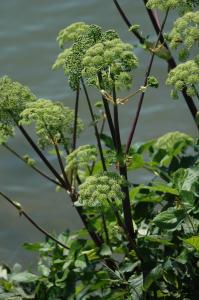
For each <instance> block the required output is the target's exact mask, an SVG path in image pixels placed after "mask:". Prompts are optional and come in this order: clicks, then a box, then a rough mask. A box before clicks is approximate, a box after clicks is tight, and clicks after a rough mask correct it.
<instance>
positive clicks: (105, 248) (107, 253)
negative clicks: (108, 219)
mask: <svg viewBox="0 0 199 300" xmlns="http://www.w3.org/2000/svg"><path fill="white" fill-rule="evenodd" d="M99 254H100V255H101V256H110V255H111V254H112V251H111V249H110V247H109V246H108V245H106V244H103V245H102V247H101V250H100V253H99Z"/></svg>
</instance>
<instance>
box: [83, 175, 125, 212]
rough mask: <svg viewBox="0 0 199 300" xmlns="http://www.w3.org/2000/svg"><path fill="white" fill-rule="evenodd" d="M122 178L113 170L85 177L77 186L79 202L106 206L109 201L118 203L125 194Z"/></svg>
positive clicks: (94, 205) (86, 204) (89, 205)
mask: <svg viewBox="0 0 199 300" xmlns="http://www.w3.org/2000/svg"><path fill="white" fill-rule="evenodd" d="M124 184H125V180H124V178H122V177H121V176H120V175H118V174H117V173H114V172H104V173H99V174H96V175H93V176H89V177H87V178H86V180H85V182H84V183H82V184H81V185H80V186H79V202H80V203H81V204H82V205H83V206H85V207H98V206H99V207H108V206H109V201H114V202H115V203H117V204H118V203H120V202H121V200H122V199H124V197H125V195H124V193H123V192H122V189H121V186H122V185H124Z"/></svg>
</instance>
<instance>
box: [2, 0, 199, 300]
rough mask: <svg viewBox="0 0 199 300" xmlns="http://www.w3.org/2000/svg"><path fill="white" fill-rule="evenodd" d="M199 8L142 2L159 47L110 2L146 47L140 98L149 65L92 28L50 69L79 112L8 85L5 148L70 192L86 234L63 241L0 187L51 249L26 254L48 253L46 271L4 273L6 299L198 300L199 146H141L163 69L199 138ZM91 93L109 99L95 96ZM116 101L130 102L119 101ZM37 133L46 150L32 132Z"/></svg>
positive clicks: (171, 137)
mask: <svg viewBox="0 0 199 300" xmlns="http://www.w3.org/2000/svg"><path fill="white" fill-rule="evenodd" d="M198 4H199V2H198V1H191V0H184V1H180V0H164V1H162V0H148V1H145V0H143V3H142V2H141V3H140V5H144V7H145V8H146V11H147V13H148V17H149V19H150V21H151V23H152V25H153V27H154V30H155V32H156V35H157V37H156V40H155V41H151V40H150V38H149V37H147V34H146V33H145V32H143V30H142V29H141V24H132V23H131V22H130V21H129V19H128V16H127V14H126V13H125V12H124V10H123V7H122V5H120V3H119V1H117V0H113V1H112V7H113V9H116V10H117V12H118V17H119V15H120V16H121V18H122V19H123V20H124V22H125V23H126V25H127V26H128V28H129V34H133V35H134V36H135V37H136V38H137V42H138V44H137V46H139V47H141V48H143V51H147V52H148V56H149V59H148V65H147V66H146V72H145V73H144V74H143V78H142V79H141V82H140V87H139V88H138V89H137V90H135V89H134V86H133V79H134V72H135V70H136V69H137V68H139V60H138V58H137V56H136V54H135V53H134V47H133V46H132V45H131V44H129V43H126V42H124V41H123V40H122V39H121V37H120V36H119V35H118V33H117V32H116V31H115V30H113V29H110V30H107V31H104V30H103V29H102V28H101V27H100V26H98V25H95V24H86V23H85V22H77V23H73V24H71V25H69V26H67V27H66V28H64V29H62V30H61V31H60V32H59V33H58V36H57V42H58V44H59V47H60V50H61V52H60V54H59V55H58V57H57V59H56V61H55V63H54V65H53V67H52V69H53V70H57V69H62V70H63V71H64V75H65V76H66V78H67V80H68V85H69V87H70V88H71V90H73V91H74V93H75V99H74V102H75V103H74V109H71V108H69V107H67V106H65V105H64V104H63V103H61V102H58V101H52V100H50V99H45V98H37V96H36V95H34V94H33V93H32V91H31V90H30V89H29V88H28V87H26V86H24V85H22V84H21V83H19V82H17V81H14V80H12V79H11V78H9V77H8V76H4V77H1V78H0V144H1V146H2V147H4V148H5V149H6V150H7V151H8V152H9V153H10V154H11V155H14V156H15V157H16V159H19V160H20V161H22V162H23V163H25V164H27V166H29V167H30V168H31V169H32V170H33V171H34V172H36V173H37V174H38V176H42V177H44V178H45V179H46V180H47V181H49V182H50V183H51V184H54V186H55V190H56V191H57V192H59V190H64V192H65V193H66V195H67V196H69V198H70V201H71V203H72V205H73V207H74V209H75V210H76V211H77V213H78V215H79V218H80V219H81V221H82V223H83V225H84V226H83V228H82V229H81V230H79V231H76V232H72V233H71V232H69V231H68V230H67V231H65V232H64V233H61V234H60V235H58V236H55V235H53V234H51V233H49V232H47V231H46V229H45V228H43V227H42V226H41V225H40V224H38V223H37V222H36V221H35V220H34V219H33V218H32V216H31V215H30V214H29V213H28V211H26V209H25V207H23V206H22V205H21V204H20V203H19V202H16V201H15V200H14V199H11V197H10V196H9V195H7V194H5V192H4V191H3V187H2V190H0V197H1V199H2V200H3V199H4V200H5V201H7V202H9V203H10V205H11V206H13V207H14V208H15V209H16V210H17V211H18V213H19V215H20V216H22V217H25V218H26V219H27V221H29V222H30V223H31V224H32V225H33V226H34V227H35V228H36V229H37V230H39V231H40V232H41V233H42V234H43V235H44V238H45V240H44V242H35V243H24V245H23V247H24V248H25V249H26V250H28V251H34V252H36V253H38V254H39V259H38V264H37V272H33V271H31V270H25V271H24V270H23V269H22V267H21V266H20V265H19V264H17V263H16V264H15V265H14V266H13V267H12V268H10V267H8V266H6V265H4V264H2V265H0V300H4V299H5V300H12V299H13V300H23V299H35V300H37V299H38V300H58V299H60V300H61V299H63V300H65V299H69V300H70V299H71V300H90V299H104V300H106V299H109V300H111V299H121V300H123V299H124V300H126V299H127V300H141V299H143V300H150V299H163V300H164V299H166V300H167V299H168V300H169V299H184V300H194V299H198V298H199V291H198V280H199V269H198V264H199V219H198V217H199V139H198V138H193V137H191V136H190V135H188V134H186V133H183V132H179V131H172V132H167V133H166V134H164V135H163V136H161V137H159V138H154V139H151V140H149V141H145V142H142V143H135V142H134V135H135V132H136V129H137V124H138V123H139V120H140V115H141V113H142V106H143V102H144V100H145V95H146V93H147V92H148V90H149V89H151V88H154V89H158V88H160V87H159V81H158V78H156V77H155V76H154V74H153V72H152V67H153V65H154V63H155V61H156V60H157V59H163V60H164V61H165V68H166V69H167V68H168V75H167V78H166V79H165V82H164V84H166V85H168V86H170V87H171V97H172V98H173V99H177V98H178V97H179V94H182V95H183V98H184V100H185V103H186V105H187V108H188V110H187V113H190V114H191V116H192V119H193V122H194V123H195V126H196V127H197V129H199V112H198V100H199V92H198V83H199V56H198V55H195V54H194V53H195V52H196V51H195V49H198V44H199V29H198V24H199V11H198V10H197V7H198ZM132 5H133V3H132ZM173 10H174V11H175V12H176V14H178V18H177V19H176V21H175V22H174V24H173V27H172V28H171V30H170V32H169V33H167V32H165V24H166V22H167V20H168V17H169V14H170V12H171V11H173ZM176 57H177V58H176ZM161 84H162V82H161ZM91 86H92V87H94V88H95V89H96V91H97V93H98V95H99V97H98V98H100V100H98V101H96V99H92V98H91V97H90V91H89V89H90V87H91ZM118 92H120V95H123V96H120V97H118ZM82 96H84V97H85V100H86V105H87V107H88V112H89V115H90V124H91V125H90V126H92V128H93V144H92V145H88V144H86V145H85V144H83V145H79V143H78V138H79V136H80V135H81V133H82V132H83V130H84V129H85V126H86V125H85V124H84V123H83V121H82V120H81V118H80V116H79V115H80V111H79V104H80V101H82ZM131 101H137V110H136V112H135V117H134V120H133V122H132V124H130V126H129V133H128V135H127V137H125V143H123V140H124V137H121V129H122V128H121V122H120V120H121V119H120V107H121V106H122V105H127V106H129V107H130V103H131ZM179 105H180V103H179ZM129 109H130V108H129ZM176 113H177V112H176ZM168 121H169V116H168ZM30 125H31V126H33V127H34V130H35V136H36V139H35V138H33V136H31V134H30V133H29V127H28V126H30ZM157 126H158V124H157ZM16 128H17V129H18V130H19V132H20V134H21V135H22V136H23V138H24V141H25V142H26V143H27V144H29V145H30V146H31V147H32V149H33V150H34V152H35V153H36V154H37V157H38V159H39V160H40V161H41V162H42V163H43V165H44V166H45V167H47V169H48V171H49V173H48V174H46V173H45V171H43V169H42V168H41V169H40V167H38V165H37V160H36V159H35V160H34V159H33V158H32V157H30V156H29V155H28V154H26V155H22V154H21V153H18V152H17V151H16V150H15V149H14V148H13V147H12V145H11V144H10V142H9V141H10V139H12V138H15V129H16ZM146 130H147V126H146ZM49 154H50V155H52V156H54V157H55V158H56V160H57V166H58V167H55V166H54V165H53V163H52V162H51V160H50V159H49ZM137 170H146V171H147V172H148V173H149V174H150V179H149V180H148V182H147V183H141V184H138V183H137V182H136V175H135V171H137ZM49 174H50V175H49ZM55 197H56V195H55ZM55 218H56V215H55Z"/></svg>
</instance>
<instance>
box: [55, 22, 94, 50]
mask: <svg viewBox="0 0 199 300" xmlns="http://www.w3.org/2000/svg"><path fill="white" fill-rule="evenodd" d="M88 28H89V25H87V24H86V23H84V22H77V23H73V24H71V25H69V26H68V27H66V28H64V29H62V30H60V32H59V34H58V36H57V41H58V43H59V46H60V47H61V48H63V46H64V44H65V43H66V42H74V41H75V39H77V37H78V36H80V35H82V34H83V33H85V32H86V31H87V30H88Z"/></svg>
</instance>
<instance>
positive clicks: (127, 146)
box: [126, 10, 169, 153]
mask: <svg viewBox="0 0 199 300" xmlns="http://www.w3.org/2000/svg"><path fill="white" fill-rule="evenodd" d="M168 13H169V10H167V12H166V14H165V18H164V20H163V22H162V26H161V29H160V32H159V35H158V38H157V41H156V43H155V48H156V47H157V45H158V43H159V39H160V36H161V33H162V31H163V29H164V26H165V23H166V20H167V17H168ZM154 57H155V53H154V52H152V54H151V58H150V61H149V65H148V68H147V71H146V75H145V79H144V84H143V86H146V85H147V79H148V77H149V75H150V73H151V68H152V65H153V61H154ZM144 96H145V91H143V92H142V93H141V95H140V99H139V103H138V107H137V111H136V116H135V119H134V121H133V124H132V127H131V131H130V133H129V136H128V139H127V144H126V153H128V151H129V148H130V146H131V143H132V140H133V136H134V133H135V129H136V126H137V122H138V119H139V116H140V111H141V108H142V103H143V100H144Z"/></svg>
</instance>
